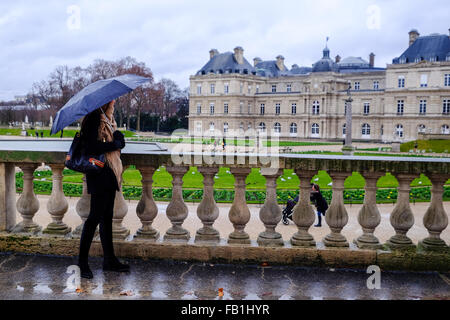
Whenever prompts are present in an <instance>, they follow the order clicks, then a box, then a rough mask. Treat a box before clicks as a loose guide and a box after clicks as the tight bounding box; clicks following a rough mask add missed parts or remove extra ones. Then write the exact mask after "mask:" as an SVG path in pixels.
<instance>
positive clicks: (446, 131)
mask: <svg viewBox="0 0 450 320" xmlns="http://www.w3.org/2000/svg"><path fill="white" fill-rule="evenodd" d="M441 133H442V134H450V128H449V126H448V125H446V124H444V125H443V126H442V127H441Z"/></svg>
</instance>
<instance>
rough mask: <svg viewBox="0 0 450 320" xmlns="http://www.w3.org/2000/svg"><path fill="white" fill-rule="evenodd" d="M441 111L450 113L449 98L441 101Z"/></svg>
mask: <svg viewBox="0 0 450 320" xmlns="http://www.w3.org/2000/svg"><path fill="white" fill-rule="evenodd" d="M442 113H444V114H449V113H450V100H447V99H446V100H443V101H442Z"/></svg>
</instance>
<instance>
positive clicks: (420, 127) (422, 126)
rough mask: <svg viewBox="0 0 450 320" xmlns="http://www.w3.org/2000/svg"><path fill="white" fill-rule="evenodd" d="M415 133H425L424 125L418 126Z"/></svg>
mask: <svg viewBox="0 0 450 320" xmlns="http://www.w3.org/2000/svg"><path fill="white" fill-rule="evenodd" d="M417 132H422V133H425V132H426V127H425V125H424V124H419V126H418V127H417Z"/></svg>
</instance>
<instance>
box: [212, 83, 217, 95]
mask: <svg viewBox="0 0 450 320" xmlns="http://www.w3.org/2000/svg"><path fill="white" fill-rule="evenodd" d="M214 93H216V85H215V84H213V83H212V84H211V94H214Z"/></svg>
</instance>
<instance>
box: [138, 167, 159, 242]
mask: <svg viewBox="0 0 450 320" xmlns="http://www.w3.org/2000/svg"><path fill="white" fill-rule="evenodd" d="M137 169H138V170H139V171H140V172H141V176H142V197H141V200H139V203H138V205H137V207H136V214H137V216H138V217H139V219H140V220H141V223H142V227H141V228H140V229H139V230H138V231H137V232H136V235H135V236H134V237H135V238H138V239H145V240H153V241H156V240H157V239H158V238H159V232H158V231H156V230H155V229H154V228H153V227H152V223H153V220H154V219H155V217H156V215H157V214H158V207H157V206H156V203H155V200H153V190H152V184H153V179H152V176H153V173H154V172H155V170H156V169H155V168H153V167H150V166H138V167H137Z"/></svg>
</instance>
